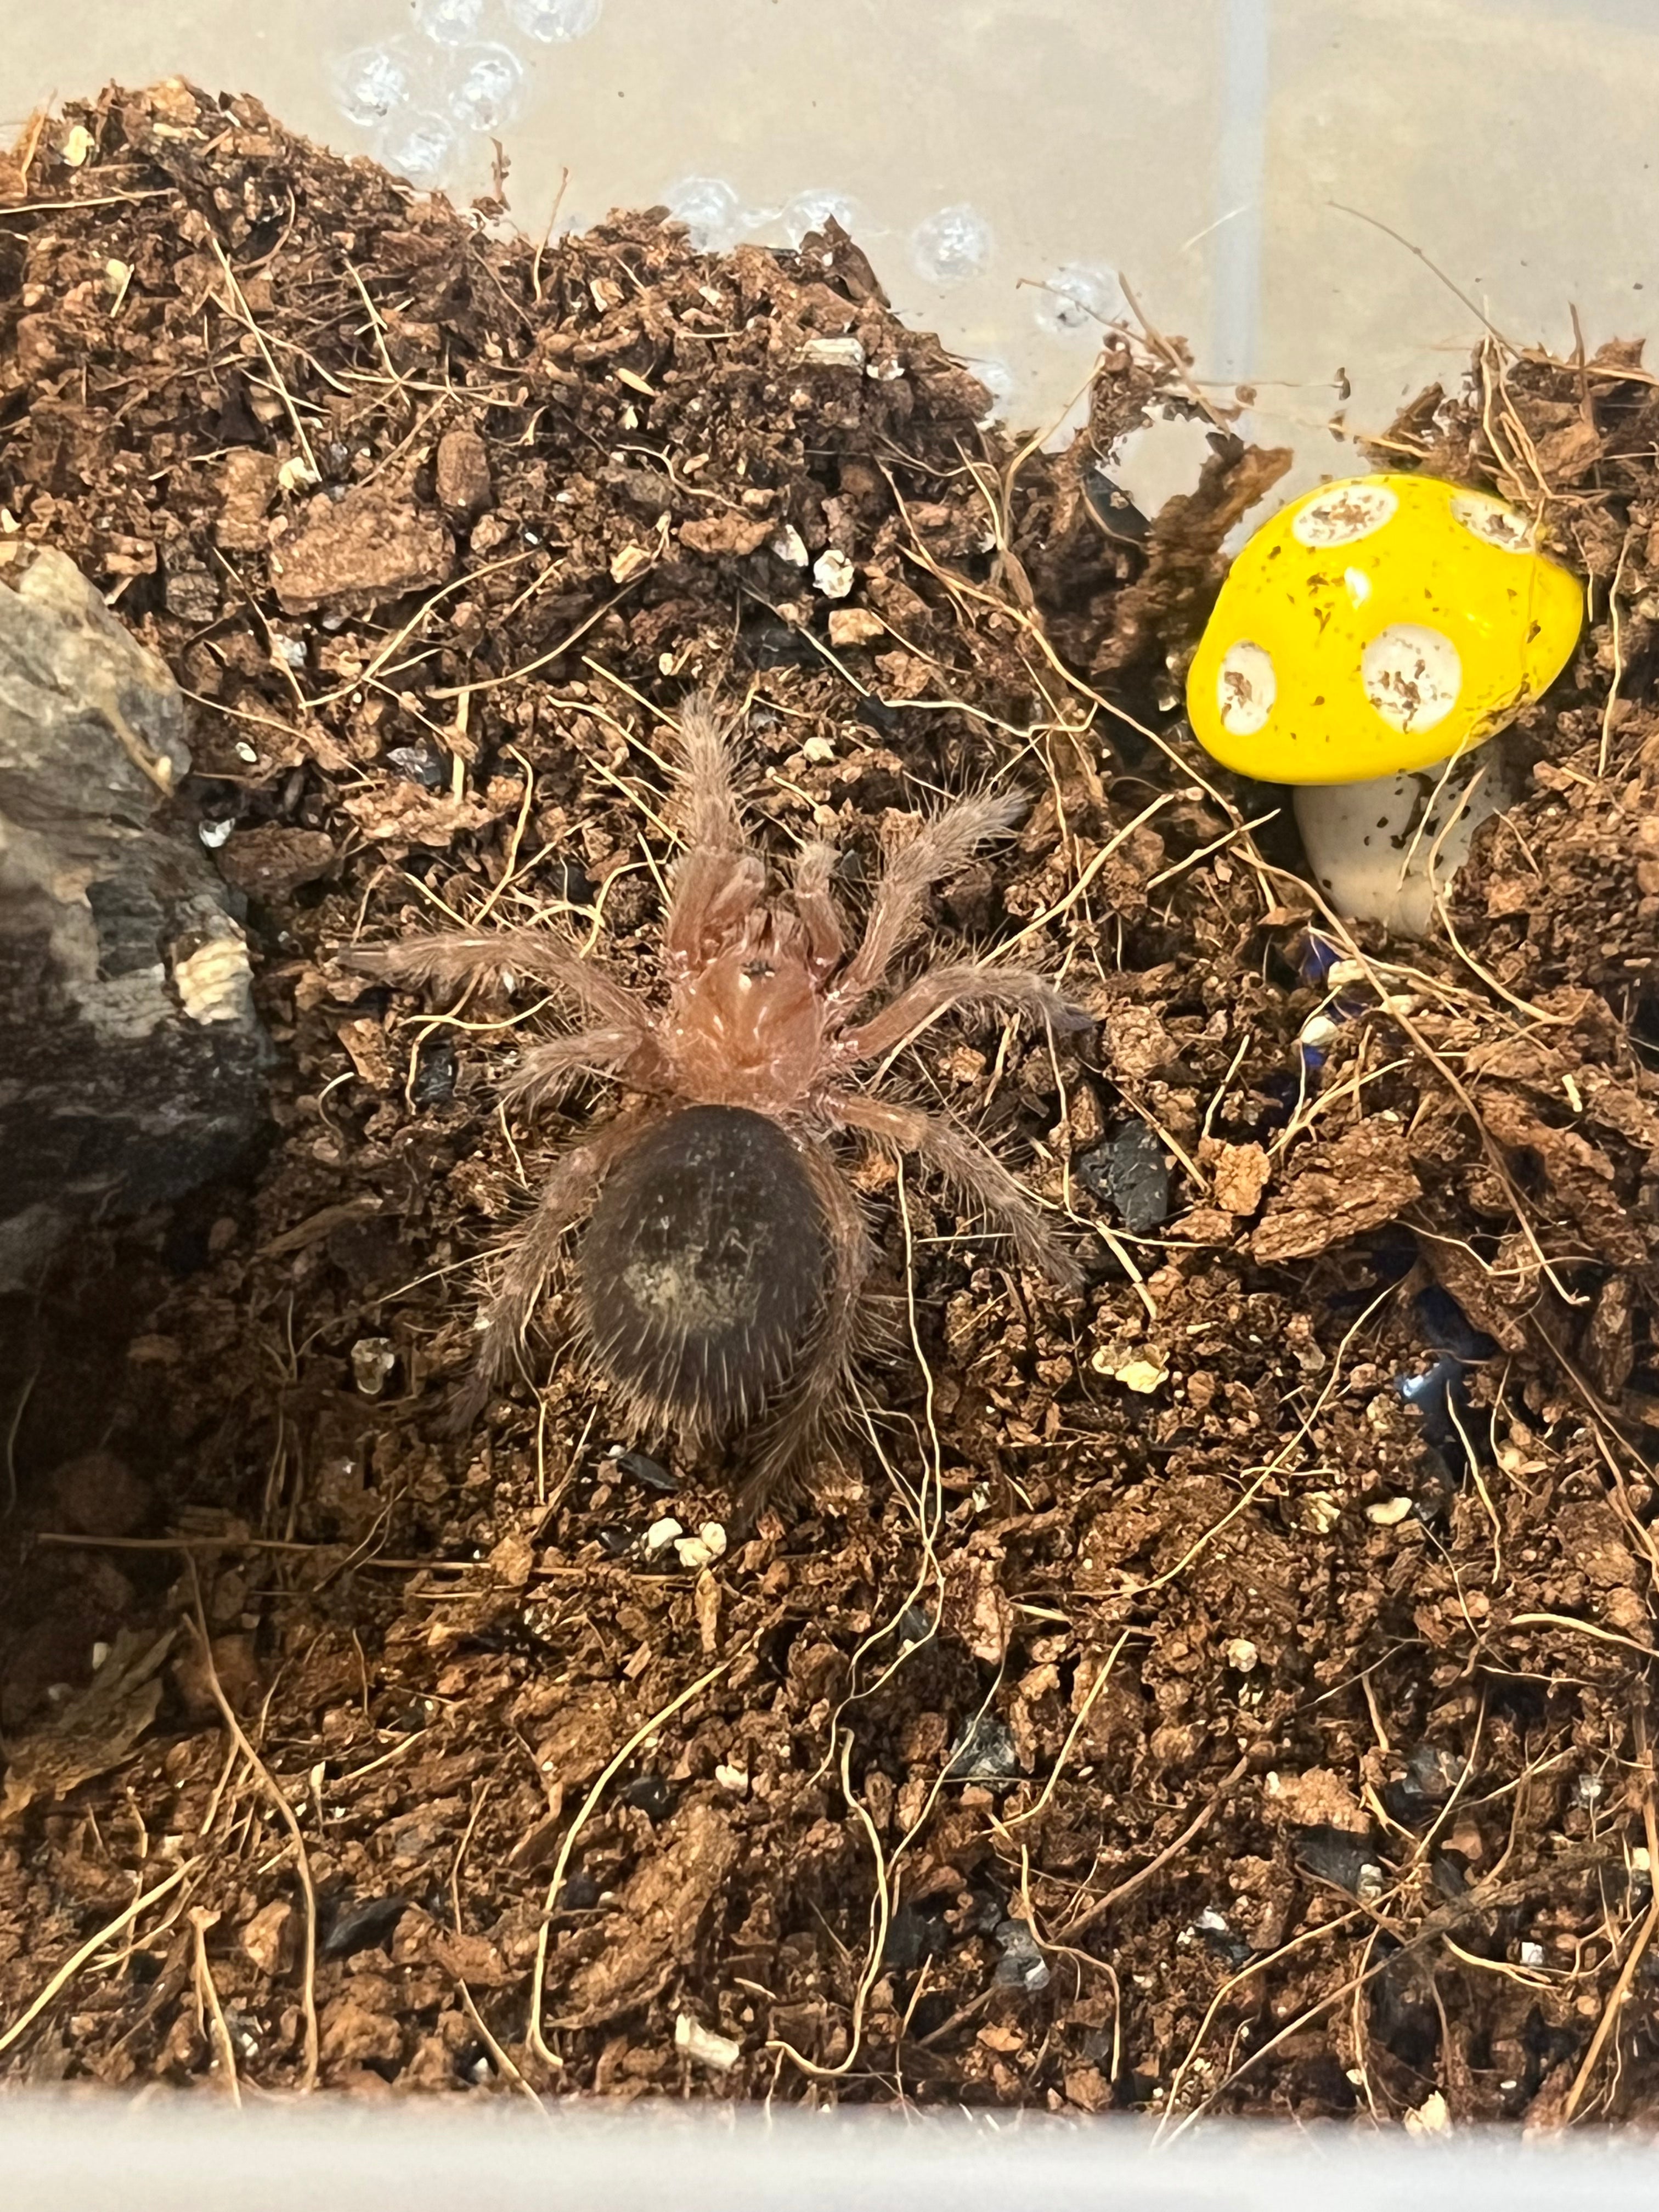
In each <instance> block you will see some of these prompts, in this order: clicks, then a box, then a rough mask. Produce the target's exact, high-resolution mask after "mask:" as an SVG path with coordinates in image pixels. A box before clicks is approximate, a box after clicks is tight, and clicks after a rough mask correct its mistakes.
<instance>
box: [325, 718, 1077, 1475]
mask: <svg viewBox="0 0 1659 2212" xmlns="http://www.w3.org/2000/svg"><path fill="white" fill-rule="evenodd" d="M675 802H676V811H677V813H678V825H677V826H678V829H679V831H680V834H681V836H682V838H683V841H684V843H683V850H682V852H681V854H680V857H679V859H678V861H677V862H676V864H675V866H674V868H673V870H672V873H671V878H670V883H669V898H668V909H667V913H666V915H665V921H664V929H663V952H662V959H663V973H664V980H665V984H666V995H667V1005H666V1007H665V1009H663V1010H661V1011H658V1010H655V1009H653V1006H652V1005H651V1003H649V1002H648V1001H647V999H646V998H645V997H644V996H643V995H641V994H639V993H637V992H635V991H634V990H632V989H630V988H629V987H626V986H625V985H623V984H622V983H621V982H619V981H617V979H616V978H615V977H614V976H613V975H611V974H609V973H608V972H607V970H606V969H605V967H604V966H603V965H602V964H601V963H599V962H598V961H596V960H593V959H592V958H590V957H586V956H585V955H584V954H583V953H581V952H580V951H578V950H577V948H576V947H575V945H573V944H572V943H570V942H569V941H568V939H564V938H562V937H559V936H556V935H554V934H552V933H550V932H548V931H544V930H542V929H539V928H537V929H528V928H520V929H502V930H498V931H492V932H490V933H487V934H479V935H476V936H475V935H469V934H466V933H442V932H440V933H433V934H430V935H422V936H419V937H414V938H409V939H404V940H403V941H402V942H401V943H398V944H396V945H384V946H379V947H374V948H363V949H362V950H361V951H357V952H356V953H354V954H353V955H351V956H350V957H351V959H352V963H353V964H354V965H356V966H358V967H360V968H366V969H368V970H369V971H370V972H372V973H374V974H376V975H382V976H385V977H386V978H388V979H390V980H394V981H404V982H428V983H447V984H460V983H464V982H465V981H470V980H471V979H473V978H475V977H477V976H478V975H482V974H485V973H487V972H489V971H491V970H494V971H496V972H498V973H511V974H513V975H518V976H522V977H524V978H526V980H533V981H536V982H537V983H538V984H540V985H541V986H543V987H544V988H545V989H547V990H548V991H549V992H550V993H551V994H555V995H556V996H561V997H562V998H563V999H564V1000H566V1001H567V1002H568V1004H569V1005H570V1006H572V1007H573V1008H574V1009H575V1010H576V1011H578V1012H580V1016H581V1017H582V1018H584V1021H585V1023H586V1026H584V1027H582V1028H580V1029H578V1030H574V1031H572V1032H571V1033H569V1034H567V1035H562V1036H553V1037H550V1038H547V1039H545V1040H544V1041H543V1042H540V1043H538V1044H535V1045H532V1047H530V1048H528V1049H527V1050H526V1053H525V1054H524V1056H523V1058H522V1060H521V1061H520V1065H519V1066H518V1067H517V1069H516V1070H515V1071H514V1073H513V1075H512V1076H511V1078H510V1079H508V1081H507V1085H506V1086H505V1093H506V1097H507V1099H508V1100H509V1101H513V1102H517V1103H520V1104H521V1105H525V1106H527V1107H531V1108H534V1107H536V1106H538V1105H545V1104H548V1103H552V1102H553V1101H555V1100H556V1099H557V1098H558V1097H560V1096H561V1095H562V1092H563V1091H565V1090H566V1089H567V1088H568V1086H569V1085H571V1084H572V1083H573V1082H574V1081H576V1080H578V1079H580V1078H582V1077H584V1076H608V1077H611V1078H612V1079H615V1081H616V1082H617V1084H618V1085H620V1087H621V1089H622V1091H623V1093H624V1098H623V1103H622V1105H621V1106H620V1108H619V1109H618V1110H617V1112H616V1113H615V1114H614V1115H612V1116H611V1119H609V1120H608V1121H601V1122H600V1123H599V1124H598V1125H597V1126H595V1127H592V1128H591V1129H590V1130H589V1131H588V1133H586V1135H585V1136H584V1137H582V1138H580V1139H578V1140H577V1141H576V1142H574V1143H573V1144H571V1145H570V1146H568V1147H567V1148H566V1149H565V1150H564V1151H563V1152H561V1153H559V1154H558V1155H557V1156H556V1158H554V1160H553V1163H552V1164H551V1167H550V1171H549V1173H548V1176H547V1180H546V1183H545V1185H544V1188H543V1191H542V1194H541V1198H540V1201H539V1203H538V1206H537V1207H536V1210H535V1212H534V1213H533V1214H532V1216H531V1218H529V1219H528V1221H527V1222H526V1224H525V1225H523V1227H522V1228H521V1229H520V1231H518V1232H517V1233H516V1234H515V1235H514V1236H513V1237H510V1238H509V1239H508V1240H507V1243H505V1244H504V1246H503V1247H502V1251H501V1267H500V1277H499V1281H498V1283H497V1285H496V1289H495V1294H494V1296H493V1297H492V1298H491V1300H490V1301H489V1304H488V1305H487V1307H486V1308H485V1311H484V1315H483V1331H482V1337H481V1340H480V1343H479V1346H478V1352H477V1363H476V1366H475V1369H474V1372H473V1376H472V1379H471V1384H470V1386H469V1388H468V1389H467V1390H466V1392H465V1396H464V1398H463V1401H462V1405H461V1408H460V1413H461V1418H463V1419H471V1418H472V1417H474V1416H476V1414H477V1412H478V1411H479V1409H480V1408H481V1407H482V1406H483V1403H484V1401H486V1400H487V1399H488V1397H489V1395H490V1393H491V1392H492V1391H493V1390H494V1389H495V1387H496V1386H497V1384H498V1383H500V1382H501V1378H502V1376H503V1375H504V1373H505V1372H506V1370H507V1368H508V1366H509V1365H510V1364H511V1362H512V1361H513V1358H514V1357H515V1356H517V1355H518V1354H519V1352H520V1351H521V1348H522V1346H523V1343H524V1339H525V1334H526V1328H527V1327H528V1324H529V1322H530V1319H531V1316H532V1313H533V1311H534V1309H535V1306H536V1304H537V1301H538V1298H539V1297H540V1295H541V1292H542V1289H543V1286H544V1283H545V1281H546V1279H547V1277H548V1275H549V1273H550V1271H551V1269H552V1267H554V1265H555V1262H556V1259H557V1256H558V1252H559V1248H560V1244H561V1242H562V1238H563V1237H564V1236H565V1235H566V1233H567V1231H569V1230H571V1229H573V1228H574V1227H575V1226H576V1225H577V1224H578V1223H579V1222H580V1219H581V1218H582V1216H583V1215H584V1214H589V1213H591V1219H590V1221H589V1225H588V1228H587V1231H586V1237H584V1239H583V1243H582V1247H581V1253H580V1263H579V1268H580V1313H581V1319H582V1326H583V1333H584V1334H585V1337H586V1342H587V1346H588V1348H589V1350H590V1352H591V1353H592V1357H593V1358H594V1359H595V1360H596V1361H597V1364H599V1367H600V1368H601V1369H603V1370H604V1371H605V1374H606V1375H607V1376H609V1378H610V1379H611V1382H612V1383H614V1384H615V1385H617V1387H618V1388H619V1389H620V1390H621V1391H622V1393H623V1395H624V1396H625V1398H626V1399H627V1401H629V1409H630V1412H631V1413H633V1415H634V1416H635V1418H636V1419H639V1420H640V1421H641V1423H644V1424H648V1425H652V1426H653V1427H656V1428H658V1429H665V1428H673V1429H675V1430H677V1431H678V1439H679V1441H680V1442H681V1443H683V1444H685V1445H688V1446H690V1447H693V1448H695V1447H697V1446H700V1445H702V1444H705V1443H710V1442H713V1441H714V1440H716V1439H718V1440H720V1441H732V1440H735V1439H736V1438H737V1437H738V1436H739V1435H741V1434H744V1432H748V1431H754V1432H755V1433H754V1434H753V1437H752V1438H751V1440H750V1442H751V1449H750V1468H749V1480H748V1484H747V1490H748V1492H749V1494H750V1496H751V1497H754V1498H760V1497H762V1496H763V1495H764V1494H765V1493H766V1492H767V1491H768V1490H769V1488H770V1487H771V1486H773V1485H774V1484H775V1482H776V1481H777V1480H779V1479H780V1478H781V1477H783V1476H786V1475H787V1474H791V1473H793V1471H794V1470H795V1469H796V1468H798V1467H799V1465H800V1463H801V1462H802V1461H803V1459H804V1458H805V1455H806V1454H807V1453H808V1452H809V1450H810V1449H811V1445H812V1443H813V1442H814V1440H815V1439H816V1438H817V1436H818V1435H819V1433H820V1431H821V1430H822V1428H823V1425H824V1422H825V1419H826V1417H827V1416H828V1415H829V1413H831V1412H832V1411H833V1410H834V1409H835V1408H836V1405H837V1402H838V1401H839V1400H840V1398H841V1396H842V1392H843V1389H844V1388H845V1385H846V1383H847V1382H848V1376H849V1374H850V1370H851V1367H852V1364H853V1361H854V1356H855V1354H856V1353H857V1352H858V1350H859V1348H860V1303H861V1298H862V1294H863V1291H864V1288H865V1283H866V1276H867V1274H868V1273H869V1269H870V1266H871V1261H872V1247H871V1243H870V1239H869V1236H868V1233H867V1231H866V1227H865V1223H864V1218H863V1215H862V1212H861V1210H860V1205H859V1201H858V1200H857V1199H856V1197H855V1196H854V1193H853V1191H852V1189H851V1188H849V1186H848V1182H847V1181H846V1179H845V1176H844V1175H843V1174H842V1170H841V1167H840V1165H839V1164H838V1163H837V1161H836V1157H835V1155H834V1153H833V1152H832V1151H831V1150H830V1147H829V1139H831V1138H832V1136H833V1135H834V1134H835V1133H836V1132H837V1131H843V1130H844V1131H850V1132H853V1133H856V1134H858V1135H860V1136H863V1137H865V1138H866V1139H872V1140H873V1141H874V1142H876V1143H877V1144H879V1145H882V1146H886V1147H888V1148H889V1149H890V1150H894V1151H900V1152H915V1153H916V1154H918V1155H919V1156H920V1157H921V1158H922V1159H923V1160H925V1161H926V1162H927V1163H928V1164H930V1165H931V1166H932V1167H933V1168H934V1169H935V1170H937V1171H938V1172H939V1174H940V1175H941V1176H943V1177H944V1179H945V1181H946V1182H948V1183H949V1184H951V1186H952V1187H953V1188H955V1189H956V1190H957V1192H958V1193H959V1194H961V1195H963V1197H965V1198H966V1199H968V1200H969V1201H970V1202H971V1203H972V1204H973V1205H974V1206H976V1207H977V1208H978V1209H979V1210H980V1211H981V1212H982V1213H984V1214H985V1215H986V1216H987V1218H989V1219H990V1220H991V1221H992V1222H993V1223H994V1225H996V1226H997V1227H998V1228H1000V1230H1002V1231H1006V1233H1007V1234H1008V1235H1009V1236H1010V1237H1012V1240H1013V1243H1014V1244H1015V1247H1016V1249H1017V1250H1018V1253H1019V1255H1020V1257H1021V1259H1022V1260H1024V1261H1026V1262H1027V1263H1028V1264H1030V1266H1032V1267H1035V1268H1037V1269H1039V1270H1040V1271H1041V1272H1042V1273H1044V1274H1046V1275H1048V1277H1049V1278H1050V1279H1052V1280H1054V1282H1056V1283H1058V1284H1060V1285H1062V1286H1064V1287H1066V1288H1073V1287H1075V1286H1076V1285H1077V1284H1078V1283H1079V1280H1080V1273H1079V1268H1078V1266H1077V1263H1076V1261H1074V1260H1073V1257H1072V1255H1070V1253H1069V1252H1068V1251H1067V1250H1066V1248H1065V1246H1064V1245H1063V1244H1061V1243H1060V1241H1059V1240H1058V1239H1057V1238H1056V1237H1054V1234H1053V1232H1052V1231H1050V1230H1049V1228H1048V1225H1047V1223H1046V1222H1045V1220H1044V1219H1043V1217H1042V1212H1041V1211H1040V1210H1039V1208H1038V1207H1037V1206H1036V1203H1035V1201H1034V1200H1032V1199H1031V1198H1030V1196H1029V1195H1028V1194H1026V1193H1025V1192H1024V1190H1023V1189H1022V1188H1020V1186H1019V1184H1018V1182H1016V1181H1015V1180H1014V1178H1013V1177H1012V1176H1011V1175H1010V1174H1009V1173H1008V1171H1007V1170H1006V1168H1004V1167H1003V1166H1002V1164H1000V1161H998V1160H997V1159H996V1158H995V1157H994V1154H993V1153H991V1152H989V1151H987V1148H986V1147H985V1146H983V1145H982V1144H981V1142H980V1141H979V1139H977V1138H975V1137H974V1136H972V1135H970V1134H969V1132H968V1131H967V1130H965V1129H963V1127H960V1126H959V1125H958V1124H957V1123H956V1122H955V1121H950V1120H948V1119H945V1118H944V1117H942V1116H940V1115H936V1114H933V1113H930V1112H927V1111H925V1110H923V1109H921V1108H920V1107H918V1106H915V1105H913V1104H910V1103H907V1102H902V1101H898V1100H893V1099H889V1098H884V1097H879V1096H878V1095H877V1094H876V1092H874V1091H872V1090H866V1089H863V1088H860V1085H859V1082H858V1071H859V1070H860V1069H861V1068H864V1067H866V1066H869V1065H870V1064H871V1063H872V1062H874V1061H878V1060H883V1059H884V1057H885V1056H886V1055H888V1054H890V1053H891V1052H892V1051H893V1050H894V1049H895V1048H896V1047H898V1046H900V1045H902V1044H903V1043H904V1042H906V1040H907V1039H908V1037H909V1036H911V1035H912V1034H913V1033H914V1032H915V1030H918V1029H919V1028H921V1026H923V1025H924V1024H926V1023H927V1022H928V1021H929V1020H931V1019H932V1018H933V1017H935V1016H937V1015H939V1014H940V1013H943V1012H945V1011H947V1010H948V1009H950V1008H952V1007H963V1008H979V1009H984V1010H993V1009H994V1010H998V1011H1001V1012H1012V1013H1016V1014H1023V1015H1026V1016H1028V1017H1030V1018H1035V1019H1036V1020H1039V1021H1042V1022H1044V1023H1046V1024H1048V1025H1049V1026H1050V1027H1051V1028H1053V1029H1057V1030H1071V1029H1077V1028H1080V1027H1086V1026H1087V1025H1088V1023H1089V1019H1090V1018H1089V1017H1088V1016H1087V1015H1085V1014H1083V1013H1082V1012H1079V1010H1078V1009H1076V1008H1073V1006H1070V1005H1068V1004H1067V1002H1066V1000H1065V999H1064V998H1063V997H1062V996H1061V994H1060V992H1059V991H1058V990H1056V989H1055V987H1054V985H1053V984H1052V983H1050V982H1048V981H1047V980H1046V979H1045V978H1044V977H1042V976H1041V975H1035V974H1033V973H1032V972H1031V971H1030V970H1029V969H1020V968H1013V967H1003V966H997V965H993V964H991V963H988V962H986V961H982V960H977V959H963V960H956V961H951V962H947V963H945V964H943V965H941V966H939V967H936V968H932V969H926V970H924V972H923V973H922V974H921V975H918V976H917V977H916V978H915V980H914V981H911V982H909V983H908V985H906V986H905V987H902V988H901V989H900V990H898V991H897V993H896V995H894V996H891V997H890V998H888V1000H886V1002H885V1004H883V1005H879V1006H877V1007H876V1008H875V1010H874V1011H872V1012H866V1009H868V1008H869V1006H870V1003H871V1001H872V1000H874V999H876V998H877V997H878V994H879V993H880V992H881V991H882V989H883V987H884V985H885V984H886V983H887V981H888V977H889V975H890V970H891V969H892V966H893V963H894V962H895V960H896V958H897V957H898V956H899V954H900V953H901V952H902V951H904V949H905V948H906V947H907V946H908V945H909V944H910V943H911V942H912V941H913V940H914V939H915V935H916V933H917V932H918V930H919V929H920V927H921V923H922V921H923V919H924V915H925V913H926V907H927V894H928V892H929V890H931V889H932V888H933V886H934V885H935V884H939V883H942V882H944V881H945V880H946V879H947V878H950V877H951V876H953V875H955V874H957V872H959V871H960V870H961V869H962V867H963V866H964V865H965V864H966V863H967V861H968V860H969V859H970V858H971V857H972V855H973V854H975V852H977V851H978V849H979V848H981V846H982V845H983V844H985V843H986V842H987V840H989V839H991V838H993V837H995V836H1000V835H1002V834H1004V833H1005V832H1006V831H1007V830H1009V829H1012V827H1013V825H1014V824H1015V823H1016V822H1017V821H1018V819H1019V817H1020V815H1021V813H1022V812H1023V811H1024V801H1023V799H1020V798H1019V797H1018V795H1006V794H1005V795H994V794H991V793H983V794H981V795H980V796H978V797H975V798H971V799H961V800H958V801H957V803H956V804H955V805H951V806H949V807H946V808H945V810H944V811H942V812H940V813H939V814H936V815H933V816H932V817H929V818H927V819H925V820H924V821H923V823H921V828H920V829H919V830H918V832H917V834H916V836H915V838H914V839H913V840H912V842H910V843H909V844H908V845H907V846H905V847H904V848H902V850H901V851H900V852H899V853H898V854H896V856H895V857H894V858H893V859H891V860H890V861H889V862H888V864H887V866H886V867H885V869H884V872H883V873H882V876H881V878H880V880H879V882H878V884H877V887H876V890H875V893H874V896H873V898H872V902H871V907H870V912H869V916H868V920H867V921H866V926H865V929H864V933H863V936H862V938H861V939H860V942H859V944H858V945H857V948H856V950H851V951H849V947H848V941H847V938H846V935H845V933H844V930H843V925H842V916H841V913H840V911H839V908H838V907H837V905H836V901H835V899H834V898H833V896H832V895H831V892H830V888H829V882H830V872H831V869H832V867H833V866H834V862H835V858H836V854H835V850H834V848H832V847H830V846H829V845H825V844H818V843H815V844H810V845H807V846H805V848H802V850H801V851H800V852H799V854H798V855H797V858H796V861H795V867H794V876H793V884H792V886H791V888H790V890H789V891H788V892H787V894H775V893H774V892H772V891H770V890H769V884H768V873H767V868H766V864H765V862H764V861H763V859H762V858H761V856H760V854H758V853H757V852H756V851H755V850H754V849H753V848H752V847H751V846H750V844H749V842H748V841H747V839H746V838H745V836H744V829H743V823H742V817H741V813H740V810H739V805H738V793H737V786H736V781H735V777H734V769H733V755H732V744H731V740H730V738H729V735H728V733H727V732H726V731H724V730H723V729H722V728H721V726H720V724H719V723H718V722H717V720H715V718H714V714H713V711H712V709H711V708H710V707H709V705H708V702H707V701H706V700H705V699H703V698H702V697H701V696H698V697H694V698H691V699H688V700H687V701H686V702H684V706H683V707H682V709H681V714H680V724H679V759H678V763H677V787H676V792H675Z"/></svg>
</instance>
